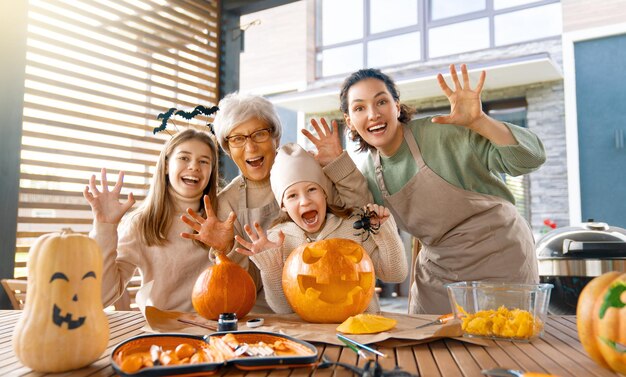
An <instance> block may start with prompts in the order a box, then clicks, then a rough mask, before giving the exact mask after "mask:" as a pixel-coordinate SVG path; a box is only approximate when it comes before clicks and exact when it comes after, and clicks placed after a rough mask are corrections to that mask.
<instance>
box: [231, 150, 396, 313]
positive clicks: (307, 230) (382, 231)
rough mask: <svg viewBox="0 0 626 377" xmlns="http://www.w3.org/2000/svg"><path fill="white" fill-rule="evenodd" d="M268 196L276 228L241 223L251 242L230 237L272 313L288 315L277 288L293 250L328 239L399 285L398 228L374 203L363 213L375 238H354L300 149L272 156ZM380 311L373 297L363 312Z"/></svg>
mask: <svg viewBox="0 0 626 377" xmlns="http://www.w3.org/2000/svg"><path fill="white" fill-rule="evenodd" d="M270 182H271V186H272V191H273V193H274V196H275V197H276V201H277V202H278V203H279V205H280V208H281V210H282V211H283V213H282V214H281V216H279V218H278V219H277V221H276V224H275V225H274V226H273V227H272V228H271V229H270V230H269V231H267V234H266V232H265V230H264V229H262V228H261V226H260V225H259V224H258V223H255V224H253V225H254V227H255V230H254V231H253V230H252V228H251V227H250V224H246V225H245V227H244V230H245V231H246V233H247V234H248V236H249V237H250V239H251V240H252V242H248V241H247V240H244V239H243V238H241V237H239V236H235V239H236V240H237V242H239V243H240V244H241V246H242V248H238V249H237V251H238V252H240V253H242V254H245V255H248V256H249V257H250V259H251V260H252V261H253V262H254V263H255V264H256V265H257V267H258V268H259V270H260V271H261V279H262V280H263V287H264V289H265V296H266V299H267V303H268V304H269V306H270V307H271V308H272V310H273V311H274V312H276V313H280V314H286V313H292V312H293V310H292V309H291V307H290V306H289V303H288V302H287V299H286V297H285V295H284V293H283V288H282V271H283V265H284V261H285V260H286V259H287V256H288V255H289V253H291V251H292V250H294V249H295V248H297V247H298V246H300V245H302V244H304V243H307V242H314V241H318V240H322V239H327V238H347V239H351V240H354V241H356V242H359V243H361V245H362V246H363V248H364V249H365V250H366V251H367V253H368V254H369V256H370V258H371V259H372V262H373V263H374V271H375V273H376V277H377V278H378V279H380V280H382V281H385V282H389V283H400V282H402V281H404V279H405V278H406V276H407V273H408V263H407V258H406V256H405V253H404V247H403V244H402V240H401V239H400V236H399V235H398V228H397V226H396V223H395V221H394V220H393V217H391V215H390V213H389V210H388V209H386V208H385V207H383V206H379V205H377V204H368V206H367V207H368V209H369V210H371V211H374V212H376V214H377V216H375V217H373V218H372V219H371V221H372V222H373V223H374V224H378V225H380V228H379V230H378V231H377V232H376V233H372V234H370V236H369V237H367V238H366V239H365V240H364V241H363V237H362V236H361V235H359V234H358V233H357V234H355V229H354V228H353V223H354V219H350V220H348V217H349V216H350V212H349V211H345V210H338V209H336V208H335V207H333V206H331V205H329V203H328V202H327V197H328V192H329V189H330V182H329V179H328V178H327V177H326V175H325V174H324V172H323V171H322V169H321V167H320V165H319V163H318V162H317V161H315V159H314V158H313V156H311V155H310V154H309V153H308V152H307V151H305V150H304V149H303V148H302V147H301V146H300V145H298V144H294V143H290V144H286V145H283V146H282V147H281V148H280V149H279V150H278V153H277V155H276V159H275V161H274V165H273V166H272V170H271V173H270ZM379 310H380V307H379V305H378V300H377V299H376V298H374V299H373V300H372V301H371V302H370V305H369V306H368V308H367V311H368V312H377V311H379Z"/></svg>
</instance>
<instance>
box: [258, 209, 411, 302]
mask: <svg viewBox="0 0 626 377" xmlns="http://www.w3.org/2000/svg"><path fill="white" fill-rule="evenodd" d="M354 221H355V219H354V218H352V219H343V218H340V217H337V216H335V215H333V214H331V213H328V214H327V215H326V223H325V224H324V227H323V228H322V229H321V230H320V232H319V233H318V234H317V237H316V240H323V239H329V238H347V239H350V240H353V241H356V242H358V243H361V245H362V246H363V248H364V249H365V250H366V251H367V253H368V255H369V256H370V258H371V259H372V262H373V263H374V272H375V274H376V278H377V279H380V280H382V281H385V282H389V283H400V282H402V281H404V279H405V278H406V276H407V273H408V263H407V257H406V255H405V253H404V246H403V244H402V240H401V239H400V236H399V235H398V228H397V226H396V222H395V221H394V220H393V217H390V218H389V219H387V221H386V222H385V223H384V224H383V225H382V226H381V227H380V229H379V230H378V233H377V234H371V235H370V237H369V238H368V239H367V240H366V241H364V242H362V241H361V235H355V234H354V233H355V230H354V228H353V227H352V224H353V223H354ZM281 230H282V231H283V233H284V234H285V242H284V243H283V246H282V247H280V248H274V249H270V250H266V251H264V252H261V253H258V254H256V255H253V256H251V257H250V259H251V260H252V261H253V262H254V263H255V264H256V265H257V266H258V268H259V270H260V271H261V279H262V281H263V287H264V289H265V299H266V300H267V303H268V304H269V306H270V307H271V308H272V310H274V312H276V313H279V314H286V313H293V310H292V309H291V306H289V303H288V302H287V298H286V297H285V294H284V292H283V288H282V275H283V266H284V264H285V260H287V257H288V256H289V254H290V253H291V252H292V251H293V250H294V249H295V248H297V247H298V246H300V245H302V244H304V243H307V242H308V241H307V235H306V234H305V232H304V231H303V230H302V228H300V227H299V226H298V225H296V224H295V223H294V222H291V221H290V222H286V223H282V224H279V225H277V226H275V227H274V228H272V229H271V230H270V231H269V232H268V238H269V239H270V240H271V241H274V242H276V241H277V240H278V232H279V231H281ZM379 310H380V307H379V304H378V299H377V298H376V296H374V299H372V301H371V302H370V304H369V306H368V308H367V311H368V312H378V311H379Z"/></svg>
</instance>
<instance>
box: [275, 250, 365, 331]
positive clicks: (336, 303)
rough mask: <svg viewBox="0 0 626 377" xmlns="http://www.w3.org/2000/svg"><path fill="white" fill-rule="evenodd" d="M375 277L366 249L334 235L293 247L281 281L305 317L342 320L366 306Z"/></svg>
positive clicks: (322, 320)
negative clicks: (330, 237) (333, 236)
mask: <svg viewBox="0 0 626 377" xmlns="http://www.w3.org/2000/svg"><path fill="white" fill-rule="evenodd" d="M375 281H376V277H375V274H374V265H373V263H372V260H371V259H370V257H369V255H367V252H366V251H365V249H363V247H362V246H361V245H359V244H358V243H356V242H354V241H351V240H348V239H343V238H332V239H327V240H321V241H317V242H312V243H307V244H304V245H302V246H300V247H298V248H296V249H295V250H294V251H292V252H291V254H289V257H288V258H287V260H286V261H285V266H284V268H283V278H282V285H283V291H284V293H285V296H286V297H287V301H288V302H289V305H291V308H292V309H293V311H294V312H296V313H297V314H298V315H299V316H300V317H301V318H302V319H304V320H305V321H308V322H315V323H340V322H343V321H345V320H346V318H348V317H350V316H353V315H357V314H360V313H362V312H363V311H365V309H367V306H368V305H369V302H370V300H371V299H372V296H373V295H374V284H375Z"/></svg>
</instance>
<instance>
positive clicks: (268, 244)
mask: <svg viewBox="0 0 626 377" xmlns="http://www.w3.org/2000/svg"><path fill="white" fill-rule="evenodd" d="M243 229H244V230H245V231H246V234H247V235H248V237H250V240H252V242H248V241H246V240H245V239H243V238H241V237H239V236H235V240H236V241H237V242H239V244H240V245H241V246H242V247H238V248H236V249H235V250H236V251H237V252H238V253H241V254H243V255H247V256H251V255H254V254H258V253H261V252H263V251H266V250H269V249H274V248H277V247H281V246H283V242H284V241H285V234H284V233H283V231H282V230H281V231H279V232H278V241H276V242H272V241H270V240H269V239H267V234H265V231H264V230H263V228H261V225H259V223H257V222H255V223H254V229H255V231H254V232H253V231H252V228H250V225H248V224H246V225H245V226H244V227H243Z"/></svg>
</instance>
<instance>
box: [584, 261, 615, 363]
mask: <svg viewBox="0 0 626 377" xmlns="http://www.w3.org/2000/svg"><path fill="white" fill-rule="evenodd" d="M576 320H577V327H578V336H579V337H580V342H581V343H582V345H583V347H584V348H585V351H587V353H588V354H589V356H591V358H592V359H593V360H594V361H595V362H596V363H598V364H600V365H602V366H603V367H605V368H607V369H611V370H613V371H615V372H619V373H622V374H626V273H624V272H618V271H612V272H607V273H605V274H603V275H601V276H598V277H596V278H594V279H593V280H591V281H590V282H589V283H588V284H587V285H586V286H585V288H584V289H583V290H582V292H581V293H580V296H579V298H578V305H577V307H576Z"/></svg>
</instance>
